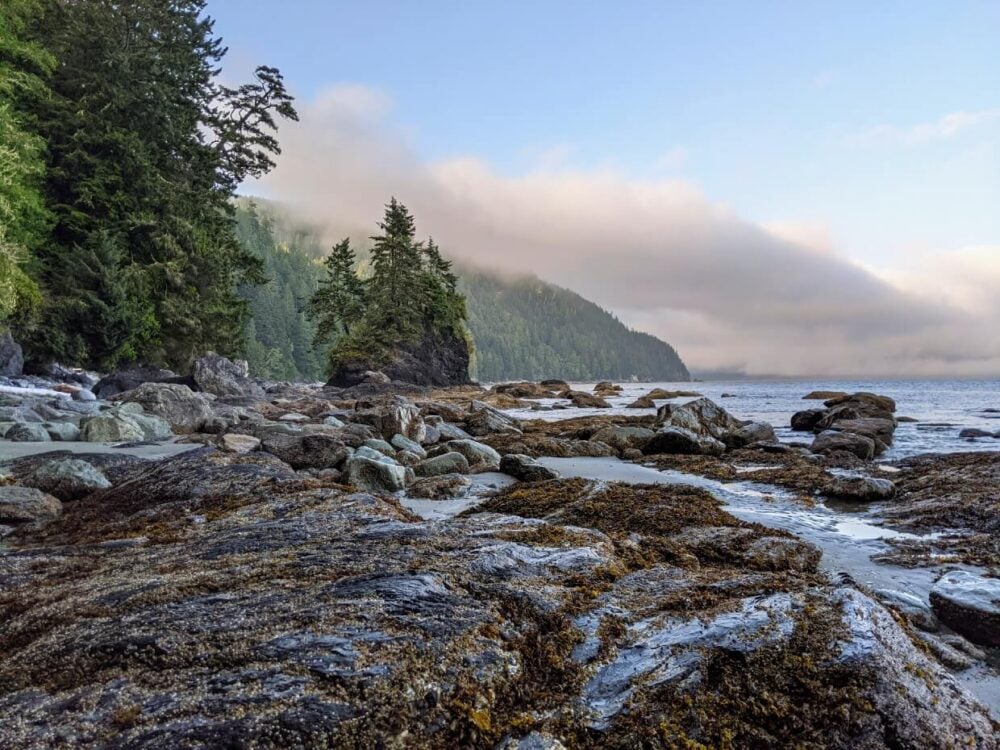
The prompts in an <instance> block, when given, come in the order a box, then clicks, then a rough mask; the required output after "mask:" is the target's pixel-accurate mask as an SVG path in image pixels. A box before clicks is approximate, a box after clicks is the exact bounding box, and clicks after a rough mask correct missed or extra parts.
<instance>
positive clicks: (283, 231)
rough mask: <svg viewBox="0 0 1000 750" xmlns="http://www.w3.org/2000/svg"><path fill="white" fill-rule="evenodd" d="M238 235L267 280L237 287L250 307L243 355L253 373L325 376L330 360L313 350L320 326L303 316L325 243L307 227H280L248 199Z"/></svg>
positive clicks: (239, 216)
mask: <svg viewBox="0 0 1000 750" xmlns="http://www.w3.org/2000/svg"><path fill="white" fill-rule="evenodd" d="M236 235H237V238H238V239H239V242H240V244H241V245H242V246H243V247H244V248H245V249H246V250H248V251H249V252H250V253H252V254H253V255H254V256H255V257H257V258H259V259H260V260H261V261H262V262H263V264H264V276H266V277H267V279H268V281H267V283H265V284H261V285H244V286H241V287H240V288H239V294H240V296H241V297H242V298H243V299H245V300H247V302H248V303H249V306H250V316H251V317H250V320H248V321H247V324H246V329H245V334H246V349H245V356H246V358H247V361H248V362H249V363H250V370H251V372H253V373H254V374H255V375H258V376H259V377H264V378H269V379H274V380H322V379H323V378H324V376H325V375H326V372H325V370H326V358H325V357H324V356H323V354H322V353H321V352H317V351H316V350H314V348H313V343H312V341H313V336H314V335H315V333H316V326H315V325H314V324H313V323H312V321H310V320H309V319H308V318H307V317H306V314H305V306H306V303H307V302H308V301H309V298H310V297H312V295H313V294H314V293H315V292H316V289H317V288H318V286H319V280H320V278H322V276H323V266H322V264H321V262H320V261H319V260H318V258H319V257H320V256H321V255H322V254H323V252H324V250H323V246H322V244H321V243H320V242H319V240H318V239H317V238H316V236H315V235H313V234H312V233H310V232H308V231H305V230H298V231H289V230H288V229H287V228H286V227H284V226H282V225H280V224H278V225H276V224H275V220H274V219H273V218H272V217H271V215H270V214H268V213H266V212H265V211H261V210H259V209H258V207H257V206H255V205H254V204H253V203H249V202H246V201H241V202H240V205H239V207H238V208H237V211H236Z"/></svg>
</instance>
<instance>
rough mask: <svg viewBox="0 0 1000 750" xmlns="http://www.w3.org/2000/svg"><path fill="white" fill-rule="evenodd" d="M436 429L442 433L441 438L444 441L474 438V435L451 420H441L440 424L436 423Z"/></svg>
mask: <svg viewBox="0 0 1000 750" xmlns="http://www.w3.org/2000/svg"><path fill="white" fill-rule="evenodd" d="M435 429H436V430H437V431H438V432H439V433H440V435H441V437H440V440H443V441H448V440H471V439H472V435H470V434H469V433H467V432H466V431H465V430H463V429H462V428H461V427H459V426H458V425H456V424H452V423H451V422H441V423H440V424H437V425H435Z"/></svg>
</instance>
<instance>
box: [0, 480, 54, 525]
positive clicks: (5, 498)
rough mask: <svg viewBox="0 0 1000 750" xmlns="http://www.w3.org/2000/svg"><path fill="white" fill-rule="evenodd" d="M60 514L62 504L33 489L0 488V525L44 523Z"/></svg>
mask: <svg viewBox="0 0 1000 750" xmlns="http://www.w3.org/2000/svg"><path fill="white" fill-rule="evenodd" d="M60 513H62V503H61V502H59V500H57V499H56V498H54V497H52V495H48V494H46V493H44V492H42V491H41V490H37V489H35V488H34V487H13V486H8V487H0V524H5V525H13V526H16V525H18V524H23V523H44V522H45V521H51V520H52V519H53V518H56V517H57V516H58V515H59V514H60Z"/></svg>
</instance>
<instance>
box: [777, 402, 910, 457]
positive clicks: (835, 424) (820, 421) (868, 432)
mask: <svg viewBox="0 0 1000 750" xmlns="http://www.w3.org/2000/svg"><path fill="white" fill-rule="evenodd" d="M813 395H816V394H809V396H807V398H808V397H811V396H813ZM827 395H832V396H833V397H832V398H830V399H827V400H826V401H825V402H824V406H825V407H826V408H824V409H806V410H803V411H800V412H796V413H795V414H794V415H792V421H791V427H792V429H793V430H797V431H801V432H814V433H816V434H818V435H820V436H821V438H822V439H820V438H817V439H816V440H815V441H814V442H813V445H812V447H811V450H812V451H813V453H830V452H835V451H840V450H844V451H847V452H849V453H853V454H854V455H856V456H858V457H860V458H872V457H873V456H879V455H881V454H882V453H884V452H885V451H886V450H887V449H888V447H889V446H890V445H892V440H893V434H894V433H895V431H896V418H895V416H893V415H894V413H895V411H896V402H895V401H893V400H892V399H891V398H889V397H888V396H879V395H877V394H874V393H865V392H860V393H855V394H852V395H848V394H838V393H831V394H827ZM827 432H843V433H846V434H848V435H855V436H858V435H859V436H862V437H864V438H866V440H855V439H853V438H845V439H843V440H837V439H834V438H832V437H831V436H830V435H825V436H824V434H825V433H827ZM868 441H871V444H872V450H871V452H870V453H869V451H868V450H867V445H868Z"/></svg>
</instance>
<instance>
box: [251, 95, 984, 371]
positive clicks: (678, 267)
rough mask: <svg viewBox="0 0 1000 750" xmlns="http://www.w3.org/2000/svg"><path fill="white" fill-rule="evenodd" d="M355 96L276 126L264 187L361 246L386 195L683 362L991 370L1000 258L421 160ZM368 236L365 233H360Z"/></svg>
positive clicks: (683, 200) (441, 232) (612, 182)
mask: <svg viewBox="0 0 1000 750" xmlns="http://www.w3.org/2000/svg"><path fill="white" fill-rule="evenodd" d="M387 107H388V102H387V101H386V100H385V99H384V98H383V97H380V96H378V95H377V94H376V93H374V92H371V91H369V90H367V89H364V88H362V87H345V88H337V89H333V90H331V91H329V92H328V93H326V94H325V95H323V96H322V97H320V98H319V99H317V100H316V101H315V102H313V103H311V104H309V105H306V106H303V107H302V108H301V114H302V122H301V123H298V124H293V125H290V126H288V127H287V128H285V129H284V130H283V132H282V148H283V154H282V155H281V157H280V159H279V166H278V169H276V170H275V171H274V172H273V173H272V174H271V175H270V176H268V178H266V181H265V182H264V183H263V184H261V185H260V186H251V187H259V188H262V189H263V190H265V191H266V193H267V194H268V195H271V196H273V197H274V198H277V199H279V200H281V201H282V202H283V203H286V204H287V205H289V206H291V207H293V210H295V211H297V212H298V213H300V214H301V215H302V216H303V217H304V218H306V219H307V220H309V221H310V222H313V223H315V224H318V225H321V226H324V227H327V228H329V232H330V236H331V239H332V238H333V237H334V236H337V235H338V234H345V233H348V234H351V235H352V236H355V237H359V238H360V237H364V236H365V235H367V234H370V233H371V232H372V230H373V229H374V222H375V220H376V219H377V218H378V217H379V216H381V212H382V205H383V204H384V202H385V201H386V200H387V199H388V197H389V196H390V195H395V196H396V197H398V198H399V199H400V200H401V201H402V202H404V203H405V204H406V205H407V206H409V207H410V209H411V210H412V211H413V212H414V214H415V215H416V218H417V225H418V231H419V233H420V234H421V235H428V234H430V235H433V236H434V239H435V240H436V241H437V242H438V244H440V245H441V246H442V248H443V249H444V250H445V252H447V253H450V254H451V255H452V256H454V257H455V258H456V259H458V260H460V261H462V262H465V263H468V264H473V265H476V266H481V267H488V268H494V269H497V270H499V271H501V272H505V273H510V274H523V273H534V274H536V275H538V276H539V277H541V278H543V279H545V280H547V281H551V282H553V283H556V284H559V285H560V286H564V287H568V288H570V289H572V290H574V291H576V292H578V293H580V294H582V295H583V296H585V297H587V298H589V299H591V300H593V301H594V302H596V303H598V304H600V305H601V306H603V307H606V308H609V309H611V310H612V311H614V312H615V313H616V314H617V315H618V316H619V317H620V318H621V319H622V320H623V321H624V322H625V323H627V324H628V325H630V326H632V327H634V328H638V329H640V330H644V331H648V332H650V333H653V334H655V335H657V336H659V337H661V338H663V339H664V340H666V341H668V342H670V343H671V344H672V345H673V346H674V347H675V348H676V349H677V350H678V352H679V353H680V354H681V356H682V357H684V359H685V362H686V363H687V364H688V365H689V366H690V367H691V368H692V369H695V370H733V371H743V372H745V373H748V374H764V373H767V374H774V375H815V376H822V375H832V374H836V375H863V376H873V377H877V376H903V375H908V376H986V375H996V374H998V373H1000V336H998V335H996V333H995V332H996V330H997V327H998V323H1000V248H971V249H968V248H967V249H963V250H959V251H955V252H953V253H949V254H937V255H934V254H931V255H927V256H922V257H920V258H914V259H913V261H912V263H911V264H909V265H908V266H907V268H905V269H890V270H888V271H884V272H880V273H878V274H876V273H874V272H873V271H871V270H868V269H865V268H863V267H861V266H859V265H857V264H855V263H853V262H851V261H850V260H848V259H846V258H844V257H842V256H839V255H837V254H836V253H835V252H834V251H832V250H831V249H830V248H829V247H828V246H827V245H826V243H825V242H810V236H809V234H808V233H803V232H795V231H792V230H789V228H788V227H787V226H781V225H772V226H770V227H764V226H761V225H757V224H754V223H752V222H749V221H746V220H745V219H742V218H741V217H740V216H739V215H738V214H736V213H735V212H734V211H733V210H731V209H729V208H727V207H725V206H721V205H718V204H715V203H713V202H711V201H710V200H709V199H708V198H707V197H706V196H704V195H703V194H701V193H700V192H699V191H698V190H697V189H696V188H694V187H692V186H691V185H689V184H686V183H683V182H678V181H634V180H629V179H627V178H625V177H623V176H622V175H620V174H618V173H616V172H614V171H611V170H593V171H570V170H556V171H553V170H551V169H546V170H541V171H537V172H533V173H530V174H526V175H522V176H516V177H511V176H507V175H503V174H500V173H498V172H497V171H496V170H494V169H492V168H491V167H490V166H489V165H487V164H485V163H483V162H481V161H479V160H476V159H454V160H449V161H445V162H438V163H426V162H424V161H422V160H421V159H419V158H418V156H417V155H416V153H415V151H414V149H412V148H409V147H408V146H407V143H406V139H405V138H404V137H403V136H402V135H401V134H400V133H399V132H397V131H395V130H393V129H392V128H391V127H389V126H388V125H387V124H386V122H385V119H384V114H385V111H386V109H387ZM360 227H365V228H366V229H363V230H362V229H359V228H360Z"/></svg>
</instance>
